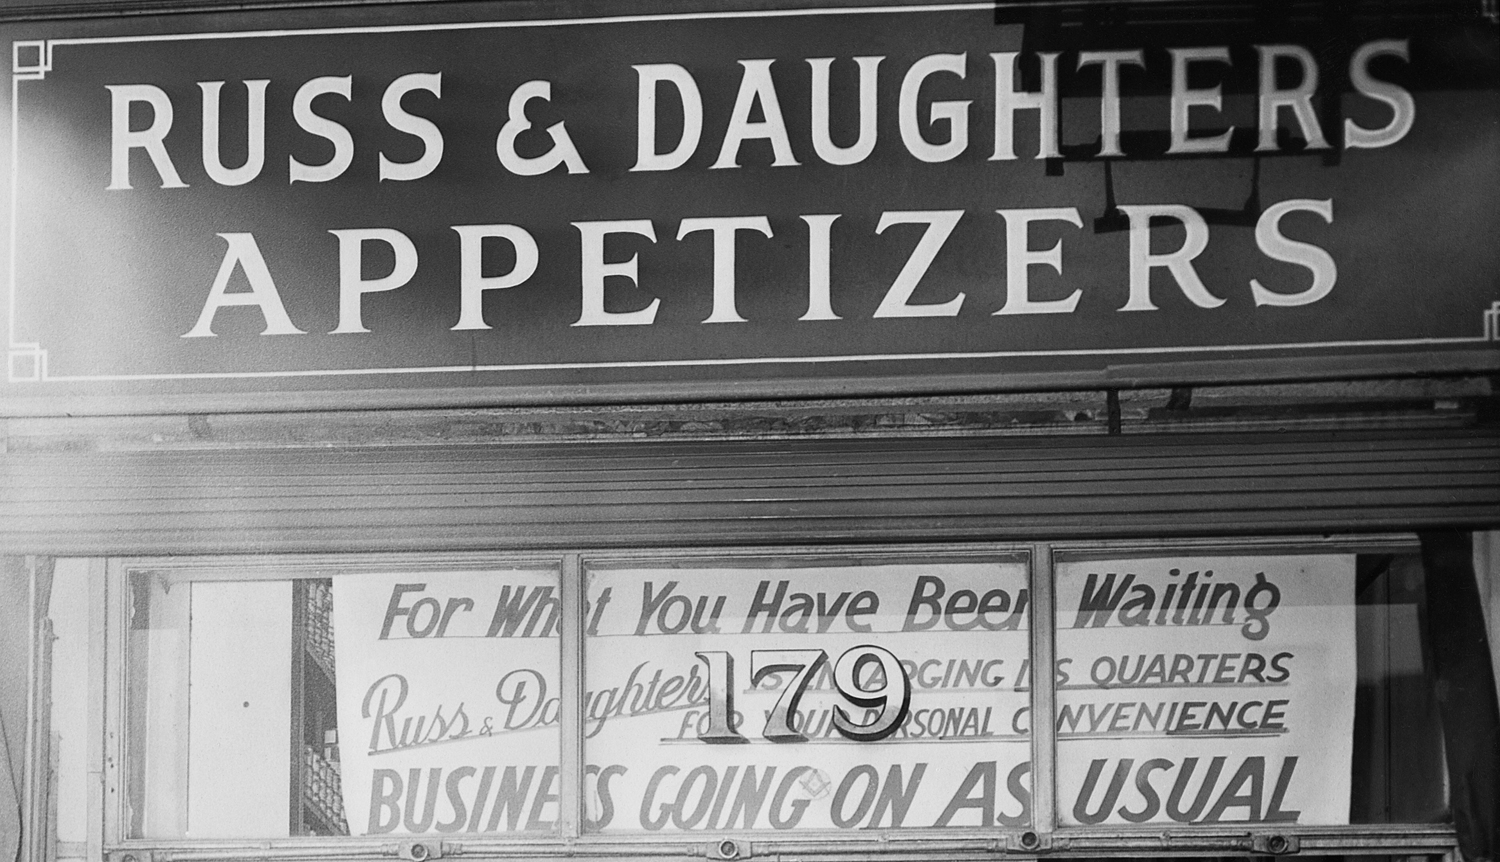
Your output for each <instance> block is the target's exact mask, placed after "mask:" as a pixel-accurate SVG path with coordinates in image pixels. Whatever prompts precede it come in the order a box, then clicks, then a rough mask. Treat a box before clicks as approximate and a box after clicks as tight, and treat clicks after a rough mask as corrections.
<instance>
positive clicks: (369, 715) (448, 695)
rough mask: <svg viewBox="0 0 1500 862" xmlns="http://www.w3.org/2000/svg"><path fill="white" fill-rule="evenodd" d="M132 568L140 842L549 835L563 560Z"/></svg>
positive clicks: (553, 811)
mask: <svg viewBox="0 0 1500 862" xmlns="http://www.w3.org/2000/svg"><path fill="white" fill-rule="evenodd" d="M340 571H341V573H337V574H333V575H332V577H328V578H317V579H315V578H307V579H295V580H285V579H284V580H252V579H249V577H250V576H251V573H247V574H246V577H247V579H245V580H227V579H225V578H224V575H223V574H222V573H216V574H215V579H214V580H193V574H192V573H185V572H171V573H167V574H163V573H159V572H141V573H136V574H134V575H133V576H132V578H131V584H132V603H131V609H130V611H131V616H130V652H129V656H128V662H129V665H130V679H129V699H128V713H129V719H128V720H129V723H130V733H129V739H130V740H131V750H130V779H129V788H128V794H127V795H128V800H129V808H128V817H129V828H128V835H129V836H130V837H141V838H169V837H182V838H274V837H279V836H287V835H291V834H298V835H303V834H313V835H344V834H352V835H365V834H387V833H392V834H412V833H453V832H472V833H494V834H498V833H511V832H518V833H542V834H546V833H550V832H551V831H552V830H553V824H554V823H555V822H556V820H557V819H558V805H557V800H558V793H559V785H560V780H561V777H560V774H559V761H560V756H559V752H560V746H559V738H560V737H559V729H558V715H559V704H558V699H557V698H558V691H559V676H558V670H559V657H560V652H559V643H560V639H559V636H558V632H559V625H560V621H561V602H560V597H559V595H558V589H559V573H560V569H559V568H558V567H557V566H544V567H535V566H533V567H529V568H527V567H521V568H511V567H506V566H490V567H486V568H484V569H476V570H461V569H446V570H441V571H438V570H426V571H423V570H410V569H408V570H402V571H393V570H391V569H389V568H386V569H384V570H378V569H377V570H374V571H356V570H353V569H349V570H340Z"/></svg>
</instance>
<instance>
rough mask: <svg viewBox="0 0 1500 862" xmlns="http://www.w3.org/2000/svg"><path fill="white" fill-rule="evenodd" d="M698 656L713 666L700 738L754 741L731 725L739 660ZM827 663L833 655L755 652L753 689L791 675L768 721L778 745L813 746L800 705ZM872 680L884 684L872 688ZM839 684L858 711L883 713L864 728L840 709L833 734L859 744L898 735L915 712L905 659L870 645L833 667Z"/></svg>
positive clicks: (768, 734) (716, 654)
mask: <svg viewBox="0 0 1500 862" xmlns="http://www.w3.org/2000/svg"><path fill="white" fill-rule="evenodd" d="M694 655H696V656H697V657H698V660H699V661H702V662H703V663H704V664H706V665H708V728H707V729H706V730H705V731H704V732H703V733H700V734H698V738H699V739H701V740H702V741H704V742H708V743H717V744H724V743H740V742H749V740H748V739H746V738H745V737H743V736H741V735H740V734H739V732H738V730H736V729H735V728H734V727H733V726H732V722H731V719H732V717H733V716H734V691H735V679H734V657H733V656H731V655H730V654H729V653H727V652H723V651H720V650H706V651H704V652H698V653H694ZM827 661H828V653H827V652H824V651H823V650H820V649H760V650H752V651H751V652H750V686H751V688H754V687H755V686H757V685H759V684H760V681H761V680H763V679H765V678H766V677H767V676H768V675H770V674H773V673H777V674H779V673H788V674H791V677H790V678H789V679H788V680H787V683H786V685H785V686H783V687H782V689H781V696H780V697H779V698H777V700H776V706H774V707H772V709H771V712H770V714H769V715H767V716H766V726H765V728H764V729H763V730H762V731H761V736H763V737H765V738H766V739H769V740H770V741H772V742H806V741H807V737H806V736H805V735H803V734H802V733H800V732H798V731H797V730H796V728H795V727H793V724H794V723H795V721H796V715H797V705H798V704H799V703H800V702H801V701H802V695H803V693H804V692H806V691H807V687H808V685H809V684H810V683H811V682H812V680H813V677H814V675H815V674H816V673H817V672H818V670H819V669H820V668H822V667H823V665H824V663H826V662H827ZM871 665H878V666H879V668H880V673H879V674H878V675H877V674H874V673H869V672H867V670H868V669H870V666H871ZM862 680H863V682H864V684H863V685H861V681H862ZM872 680H878V681H879V682H878V684H875V685H871V682H872ZM833 685H834V688H836V689H838V692H839V694H841V695H843V697H844V699H845V700H848V701H849V702H850V703H852V704H854V705H855V706H858V707H863V708H865V709H866V710H870V709H874V710H878V711H877V712H876V714H875V716H874V717H873V718H871V719H870V721H869V722H868V723H866V724H860V723H858V722H856V721H855V720H854V719H853V718H852V717H850V715H849V713H848V712H846V711H845V710H844V708H843V707H841V706H834V708H833V729H834V730H837V731H838V732H839V734H840V735H842V736H844V737H845V738H846V739H852V740H854V741H855V742H875V741H877V740H881V739H885V738H886V737H887V736H890V735H891V734H893V733H895V732H896V729H897V728H899V727H900V726H901V722H902V721H904V720H905V719H906V715H907V713H908V712H909V711H910V710H911V678H910V677H908V676H907V675H906V668H904V667H902V666H901V662H900V660H898V659H897V658H896V656H895V655H894V654H893V653H892V652H891V651H890V650H888V649H885V648H883V647H878V646H874V645H871V644H865V645H862V646H857V647H854V648H852V649H849V650H846V651H845V652H844V653H843V655H840V656H839V657H838V660H837V661H835V662H834V663H833Z"/></svg>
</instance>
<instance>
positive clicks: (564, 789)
mask: <svg viewBox="0 0 1500 862" xmlns="http://www.w3.org/2000/svg"><path fill="white" fill-rule="evenodd" d="M559 592H560V595H561V598H562V620H563V625H562V629H561V632H560V640H561V642H562V643H561V649H562V656H561V659H562V665H561V667H560V668H559V675H560V677H561V685H562V703H561V709H560V710H559V716H560V719H559V720H560V721H561V723H562V727H561V728H560V729H561V731H562V738H561V740H560V743H559V744H560V747H561V752H560V754H561V758H562V762H561V768H560V770H559V776H558V778H559V781H560V785H559V788H558V798H557V806H558V814H557V830H558V834H559V835H561V836H563V837H565V838H576V837H578V834H579V831H580V824H581V823H582V822H583V717H584V709H585V707H586V696H585V693H584V688H583V678H584V677H583V635H584V624H585V621H584V600H583V595H584V592H585V585H584V583H583V578H582V565H581V563H580V557H579V555H578V554H564V555H563V561H562V583H561V584H560V585H559Z"/></svg>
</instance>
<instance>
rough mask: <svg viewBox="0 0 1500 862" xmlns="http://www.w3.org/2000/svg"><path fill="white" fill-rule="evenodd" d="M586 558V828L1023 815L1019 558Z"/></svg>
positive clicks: (936, 821)
mask: <svg viewBox="0 0 1500 862" xmlns="http://www.w3.org/2000/svg"><path fill="white" fill-rule="evenodd" d="M585 571H586V574H587V599H588V624H587V638H586V642H585V649H586V652H587V656H586V662H585V667H586V677H587V688H588V692H589V695H588V704H587V712H586V716H587V718H586V719H585V740H584V753H585V759H586V761H587V764H588V765H587V775H586V777H585V782H584V791H585V792H584V796H585V800H586V808H587V814H586V817H587V822H586V828H588V829H590V830H593V831H598V832H606V833H664V834H665V833H673V832H704V831H713V832H723V831H735V830H746V829H752V830H773V831H774V830H784V829H793V828H795V829H798V830H809V829H834V830H837V829H869V828H902V829H917V828H924V827H927V828H936V827H955V828H973V827H996V826H999V827H1022V826H1025V825H1028V824H1029V823H1030V799H1031V791H1030V786H1031V780H1030V760H1031V749H1030V744H1029V736H1028V724H1027V718H1028V702H1029V701H1028V698H1029V690H1028V685H1029V679H1028V670H1029V663H1028V661H1027V657H1028V652H1029V649H1028V646H1029V635H1028V631H1029V628H1030V627H1029V625H1028V617H1029V604H1030V602H1029V592H1028V590H1027V564H1026V561H1025V559H1024V558H1023V557H1020V556H1012V557H1007V558H999V559H997V558H995V557H990V558H987V559H976V558H973V557H969V558H961V557H953V558H948V559H930V560H924V561H920V562H919V561H916V560H910V559H908V560H892V559H889V558H886V559H880V560H873V559H872V560H848V559H844V560H839V561H819V560H814V559H810V558H797V557H786V558H780V559H753V560H745V559H741V560H735V561H729V560H715V561H708V562H705V561H701V560H699V561H677V562H658V561H653V562H651V563H639V564H637V563H616V564H612V565H611V564H602V563H601V564H593V565H586V567H585Z"/></svg>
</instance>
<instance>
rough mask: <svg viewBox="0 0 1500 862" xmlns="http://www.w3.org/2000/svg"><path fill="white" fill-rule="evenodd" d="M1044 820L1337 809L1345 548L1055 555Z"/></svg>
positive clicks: (1346, 734) (1227, 816)
mask: <svg viewBox="0 0 1500 862" xmlns="http://www.w3.org/2000/svg"><path fill="white" fill-rule="evenodd" d="M1057 649H1058V669H1057V686H1058V694H1057V740H1058V741H1057V762H1058V780H1057V786H1058V787H1059V806H1058V818H1059V821H1060V822H1062V823H1065V824H1068V825H1073V826H1093V825H1099V824H1104V825H1126V826H1128V825H1131V824H1140V823H1159V824H1165V825H1171V824H1174V823H1183V824H1185V823H1231V822H1233V823H1268V824H1269V823H1286V824H1293V823H1295V824H1302V825H1331V824H1345V823H1348V822H1349V788H1350V765H1351V761H1352V758H1353V753H1352V741H1351V740H1352V739H1353V731H1354V685H1355V680H1356V673H1355V654H1354V558H1353V557H1352V556H1347V555H1323V556H1299V557H1189V556H1177V557H1161V558H1157V559H1116V560H1091V561H1079V562H1071V563H1065V564H1061V565H1059V566H1058V567H1057Z"/></svg>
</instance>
